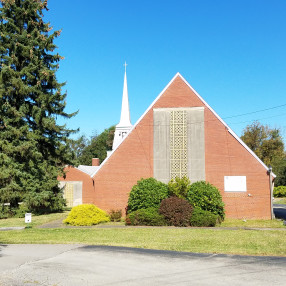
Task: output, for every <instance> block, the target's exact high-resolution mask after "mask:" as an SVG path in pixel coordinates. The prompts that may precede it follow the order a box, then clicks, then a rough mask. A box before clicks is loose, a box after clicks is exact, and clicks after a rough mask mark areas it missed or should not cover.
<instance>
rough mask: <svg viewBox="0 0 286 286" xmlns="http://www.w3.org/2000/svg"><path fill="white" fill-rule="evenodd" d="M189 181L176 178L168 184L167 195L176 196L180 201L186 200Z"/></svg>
mask: <svg viewBox="0 0 286 286" xmlns="http://www.w3.org/2000/svg"><path fill="white" fill-rule="evenodd" d="M190 183H191V182H190V180H189V178H188V177H185V176H184V177H183V178H179V177H176V178H175V179H172V180H171V181H170V182H169V183H168V188H169V193H170V195H171V196H177V197H178V198H181V199H186V196H187V193H188V188H189V187H190Z"/></svg>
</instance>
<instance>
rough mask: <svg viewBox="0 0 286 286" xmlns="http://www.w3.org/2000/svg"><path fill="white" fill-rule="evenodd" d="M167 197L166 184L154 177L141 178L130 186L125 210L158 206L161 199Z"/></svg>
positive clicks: (130, 210) (131, 210)
mask: <svg viewBox="0 0 286 286" xmlns="http://www.w3.org/2000/svg"><path fill="white" fill-rule="evenodd" d="M167 197H168V186H167V185H166V184H164V183H162V182H159V181H157V180H156V179H154V178H148V179H141V180H140V181H138V182H137V184H136V185H134V186H133V187H132V190H131V192H130V194H129V199H128V205H127V212H128V213H130V212H133V211H136V210H139V209H147V208H150V207H153V208H158V207H159V205H160V203H161V201H162V200H163V199H165V198H167Z"/></svg>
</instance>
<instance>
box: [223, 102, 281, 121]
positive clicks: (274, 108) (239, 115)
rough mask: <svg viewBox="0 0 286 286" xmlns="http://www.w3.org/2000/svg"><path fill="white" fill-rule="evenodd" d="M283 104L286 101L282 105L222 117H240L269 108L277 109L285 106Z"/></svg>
mask: <svg viewBox="0 0 286 286" xmlns="http://www.w3.org/2000/svg"><path fill="white" fill-rule="evenodd" d="M283 106H286V103H285V104H281V105H276V106H273V107H269V108H265V109H260V110H256V111H252V112H247V113H243V114H237V115H232V116H228V117H223V118H222V119H227V118H233V117H239V116H244V115H249V114H254V113H258V112H263V111H267V110H271V109H275V108H279V107H283Z"/></svg>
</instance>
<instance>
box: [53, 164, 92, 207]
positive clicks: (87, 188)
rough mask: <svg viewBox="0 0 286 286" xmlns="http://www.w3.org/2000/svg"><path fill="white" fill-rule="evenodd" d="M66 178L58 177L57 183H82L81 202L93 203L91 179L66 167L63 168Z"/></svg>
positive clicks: (76, 170)
mask: <svg viewBox="0 0 286 286" xmlns="http://www.w3.org/2000/svg"><path fill="white" fill-rule="evenodd" d="M65 172H66V178H65V179H64V178H63V177H58V181H66V182H68V181H81V182H82V202H83V203H84V202H87V201H88V202H89V203H94V204H95V201H94V193H95V192H94V186H93V179H92V178H91V177H90V176H89V175H87V174H86V173H84V172H82V171H80V170H78V169H76V168H73V167H71V166H68V167H66V168H65Z"/></svg>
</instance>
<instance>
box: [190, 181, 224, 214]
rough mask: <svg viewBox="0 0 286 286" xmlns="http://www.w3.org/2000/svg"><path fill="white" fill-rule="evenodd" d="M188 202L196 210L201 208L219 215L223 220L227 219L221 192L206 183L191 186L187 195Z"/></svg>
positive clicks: (201, 182) (196, 183)
mask: <svg viewBox="0 0 286 286" xmlns="http://www.w3.org/2000/svg"><path fill="white" fill-rule="evenodd" d="M187 200H188V201H189V203H190V204H191V205H192V206H193V207H194V208H197V207H198V208H200V209H202V210H205V211H210V212H211V213H213V214H215V215H219V216H220V218H221V219H222V220H223V219H224V217H225V213H224V203H223V201H222V197H221V194H220V192H219V190H218V189H217V188H216V187H215V186H213V185H211V184H210V183H207V182H205V181H200V182H195V183H193V184H191V186H190V187H189V190H188V193H187Z"/></svg>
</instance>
